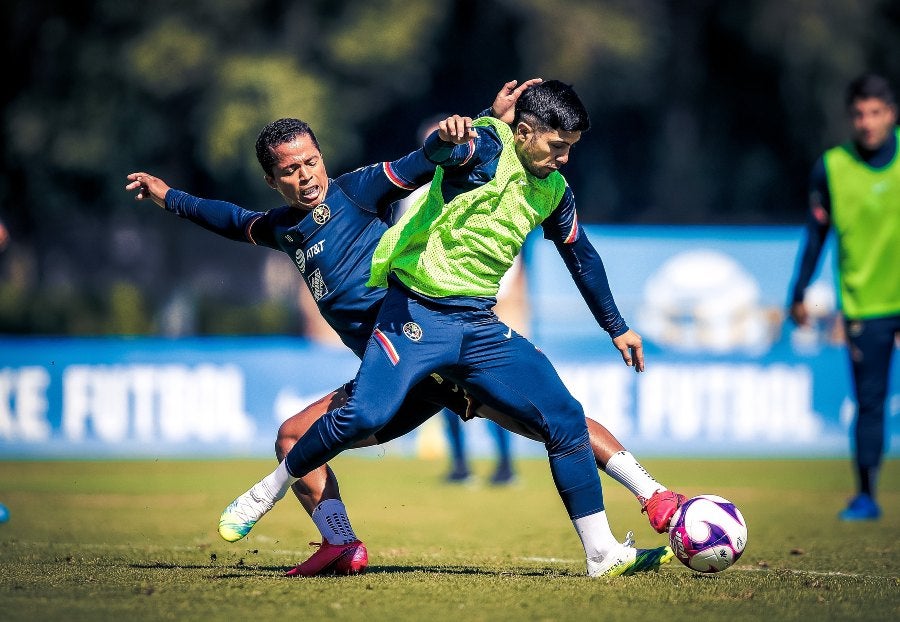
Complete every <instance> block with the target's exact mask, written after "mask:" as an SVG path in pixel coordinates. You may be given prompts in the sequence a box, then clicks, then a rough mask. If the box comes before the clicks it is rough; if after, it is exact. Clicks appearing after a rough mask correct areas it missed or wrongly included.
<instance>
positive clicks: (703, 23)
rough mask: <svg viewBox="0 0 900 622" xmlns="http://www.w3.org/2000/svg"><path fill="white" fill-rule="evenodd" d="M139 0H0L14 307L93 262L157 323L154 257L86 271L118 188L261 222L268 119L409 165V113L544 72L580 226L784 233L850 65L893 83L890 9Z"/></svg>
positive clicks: (0, 203) (166, 287) (174, 245)
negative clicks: (566, 105) (67, 269)
mask: <svg viewBox="0 0 900 622" xmlns="http://www.w3.org/2000/svg"><path fill="white" fill-rule="evenodd" d="M150 6H152V8H150V7H149V6H148V5H147V4H146V3H143V2H139V1H137V0H98V1H94V2H74V3H72V2H61V1H59V0H51V1H48V2H39V3H27V2H12V3H3V4H2V6H0V34H2V37H0V41H2V43H0V45H3V46H4V49H3V52H4V57H5V58H7V59H9V60H10V62H9V63H7V65H8V67H7V70H6V72H5V75H4V83H5V86H6V89H4V93H5V94H4V95H2V96H0V102H2V107H0V121H2V122H0V166H2V174H0V219H2V220H3V221H4V222H5V223H6V224H7V225H8V226H9V228H10V230H11V232H12V234H13V239H14V244H15V245H17V246H20V247H22V248H25V249H27V252H29V253H33V254H34V255H35V256H36V262H35V271H34V273H33V275H31V277H30V278H31V279H32V280H33V281H34V282H33V283H31V284H29V287H27V288H26V289H25V290H21V291H19V294H22V291H24V298H23V297H22V296H18V297H16V298H15V300H21V302H20V303H19V305H20V306H19V308H18V309H17V310H14V311H12V313H13V314H14V315H22V313H23V310H22V305H24V306H36V305H37V299H36V298H35V297H36V296H37V295H38V292H43V291H45V290H46V289H47V288H48V287H53V285H51V284H50V283H49V282H50V281H52V280H53V279H52V274H51V273H52V271H53V269H54V268H53V264H54V262H57V261H60V260H61V261H62V262H64V263H67V264H69V265H73V266H88V265H91V264H93V263H100V264H102V265H103V266H104V269H103V270H89V269H85V270H84V272H83V273H80V274H75V275H74V276H73V277H72V283H71V284H72V286H73V290H74V291H75V292H79V291H84V292H94V291H97V290H98V289H99V290H103V289H109V288H110V287H113V286H114V284H115V283H117V282H121V281H129V282H132V283H134V284H135V285H136V286H137V287H138V288H140V289H141V290H143V293H144V297H145V300H146V304H147V306H148V309H149V310H150V311H149V312H150V313H151V314H152V313H155V312H156V311H157V310H158V309H159V307H160V306H161V305H162V304H164V301H165V300H166V299H167V298H168V297H169V295H170V293H171V291H172V290H173V289H182V288H185V287H186V286H187V285H186V282H185V281H186V278H187V277H183V278H182V279H181V280H179V281H178V282H169V281H167V280H166V279H164V278H150V277H148V276H147V274H148V273H154V272H155V273H156V274H165V272H166V270H167V268H168V266H167V265H166V264H165V261H164V260H163V259H156V263H153V261H154V260H153V259H152V257H153V255H152V254H150V253H146V259H145V262H146V263H147V265H148V267H149V268H150V269H149V270H147V271H145V274H143V275H141V276H136V275H135V274H133V272H134V267H133V266H132V265H130V264H126V263H123V262H120V261H117V260H116V258H115V257H104V256H102V255H103V252H104V249H103V246H104V244H103V240H107V239H109V237H110V236H111V235H112V234H113V229H114V227H115V224H114V223H115V220H116V219H117V218H121V217H123V215H124V214H127V213H130V212H131V211H132V210H134V205H133V202H132V201H131V198H130V197H128V196H127V195H126V194H125V193H124V192H123V190H122V188H123V186H124V176H125V175H126V174H127V173H129V172H132V171H135V170H147V171H149V172H152V173H154V174H158V175H159V176H161V177H163V178H164V179H166V180H167V181H169V182H170V183H171V184H172V185H175V186H176V187H179V188H183V189H185V190H188V191H190V192H193V193H195V194H198V195H201V196H208V197H211V198H221V199H226V200H229V201H232V202H235V203H238V204H241V205H244V206H247V207H250V208H254V209H260V210H264V209H267V208H269V207H272V206H273V204H272V203H273V195H272V193H271V190H269V189H268V188H267V187H266V186H265V185H264V184H263V183H262V181H261V174H260V171H259V170H258V165H257V164H256V161H255V158H254V153H253V145H254V142H255V137H256V134H257V132H258V131H259V129H260V128H261V127H262V126H263V125H264V124H265V123H267V122H269V121H272V120H274V119H275V118H278V117H283V116H292V117H299V118H302V119H304V120H307V121H309V122H310V123H311V124H312V125H313V127H314V128H315V129H316V132H317V135H318V137H319V139H320V142H321V144H322V147H323V149H324V150H325V154H326V157H327V162H328V166H329V170H330V172H331V174H332V175H337V174H339V173H341V172H344V171H346V170H350V169H352V168H355V167H357V166H359V165H362V164H366V163H369V162H372V161H378V160H383V159H387V158H391V157H398V156H400V155H402V154H404V153H406V152H408V151H409V150H411V149H412V148H413V147H414V146H415V145H416V143H417V141H418V137H417V132H418V127H419V124H420V123H421V122H422V120H424V119H426V118H429V117H431V116H432V115H434V114H435V113H438V112H444V111H448V112H461V113H467V114H473V113H475V112H477V111H478V110H481V109H483V108H485V107H486V106H487V105H488V104H489V103H490V101H491V99H492V97H493V95H494V93H496V91H497V89H498V88H499V86H500V85H501V84H502V83H503V82H505V81H506V80H509V79H511V78H517V79H525V78H529V77H532V76H536V75H540V76H542V77H545V78H559V79H562V80H565V81H567V82H571V83H574V84H575V86H576V88H577V89H578V91H579V93H580V94H581V95H582V97H583V98H584V100H585V102H586V103H587V104H588V108H589V111H590V113H591V115H592V118H593V121H594V129H593V130H592V132H590V133H589V134H588V135H586V136H585V138H584V140H582V141H581V142H580V143H579V145H578V147H577V149H576V151H575V152H574V155H573V159H572V162H570V164H569V165H567V167H566V176H567V179H568V180H569V181H570V183H571V185H572V187H573V188H574V189H575V191H576V195H577V196H578V205H579V212H580V216H581V218H582V221H583V222H597V221H603V222H633V223H641V222H662V223H770V222H771V223H781V222H794V223H797V222H800V221H801V220H802V219H803V217H804V214H805V211H806V210H805V208H806V201H805V192H806V188H805V185H806V178H807V173H808V171H809V169H810V167H811V165H812V163H813V161H814V160H815V158H816V156H817V155H818V154H819V153H820V152H821V151H822V149H823V148H825V147H826V146H829V145H830V144H832V143H834V142H837V141H839V140H841V139H843V137H844V136H845V135H846V134H845V130H846V125H845V118H844V111H843V109H842V104H841V93H842V90H843V87H844V84H845V83H846V82H847V81H848V80H849V79H851V78H852V77H853V76H854V75H856V74H858V73H860V72H861V71H863V70H867V69H873V70H878V71H881V72H883V73H885V74H886V75H888V76H889V77H890V78H892V79H893V80H894V82H895V83H900V10H898V8H897V7H898V5H897V3H896V2H890V1H889V0H877V1H873V2H862V3H859V2H858V3H853V2H832V3H822V2H819V1H817V0H795V1H791V2H783V1H782V0H755V1H753V2H660V1H658V0H629V1H625V0H603V1H602V2H596V1H593V0H568V1H565V2H550V3H548V2H543V1H541V0H486V1H484V2H472V1H471V0H375V1H373V0H307V1H305V2H296V3H272V2H260V1H258V0H197V1H196V2H175V1H174V0H161V1H159V2H154V3H152V5H150ZM85 220H89V221H91V222H92V223H96V226H97V227H98V230H97V231H96V237H95V238H93V239H90V240H89V239H88V238H86V237H84V238H81V239H78V240H75V241H74V242H73V241H72V240H71V238H70V237H69V236H68V235H67V233H68V232H69V230H70V229H71V223H73V222H82V221H85ZM142 225H143V227H144V230H145V231H147V232H148V234H152V235H155V236H156V237H157V239H161V240H163V241H162V242H160V244H161V245H163V248H162V251H161V252H160V253H158V254H157V255H156V257H157V258H164V257H168V256H179V257H183V258H184V259H185V260H186V261H185V264H188V265H197V267H198V269H199V268H201V267H202V266H201V265H200V264H206V263H211V262H214V261H215V260H216V258H209V257H205V256H203V255H202V254H201V253H199V252H196V251H195V250H194V246H193V245H192V244H191V243H190V242H188V241H187V240H188V239H189V237H190V236H189V235H183V236H174V235H163V233H164V232H168V228H170V225H169V224H168V223H167V221H166V219H165V218H164V217H163V216H162V215H161V214H156V215H155V217H154V218H147V219H146V220H145V221H144V223H142ZM195 235H196V233H195ZM3 261H4V258H3V257H2V256H0V264H2V262H3ZM261 264H262V260H261V259H260V260H258V261H257V262H252V261H251V262H248V263H246V264H245V265H246V268H245V269H246V270H247V271H248V272H250V273H254V272H255V273H258V272H259V271H260V270H261ZM3 272H4V267H3V266H2V265H0V274H2V273H3ZM235 291H237V290H235ZM233 293H234V292H223V296H227V295H230V294H233ZM53 295H58V294H53ZM67 295H68V294H67ZM73 295H75V294H73ZM98 296H100V297H101V298H102V297H104V296H106V294H105V293H101V294H98ZM258 302H261V300H260V299H258V298H257V299H254V300H249V301H248V304H255V303H258ZM7 306H8V305H7ZM90 306H91V305H90V304H88V303H87V302H84V303H76V304H71V305H69V306H68V309H69V310H68V311H67V310H63V317H61V318H60V323H58V324H57V325H56V326H53V327H51V332H59V331H66V330H69V329H70V328H71V327H73V326H89V325H91V324H92V323H93V322H92V320H91V319H90V318H84V317H81V318H74V317H71V316H72V314H73V313H74V311H73V310H74V309H77V308H89V307H90ZM4 313H7V311H4ZM0 321H2V320H0ZM14 323H19V322H18V321H16V322H14ZM33 326H35V327H36V326H37V324H34V325H33ZM41 330H46V329H43V328H42V329H41Z"/></svg>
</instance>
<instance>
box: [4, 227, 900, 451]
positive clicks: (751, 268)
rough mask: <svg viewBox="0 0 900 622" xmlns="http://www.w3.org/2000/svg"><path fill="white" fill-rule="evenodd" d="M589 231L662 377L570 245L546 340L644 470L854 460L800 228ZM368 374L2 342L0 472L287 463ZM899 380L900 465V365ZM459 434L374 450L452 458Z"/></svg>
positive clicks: (833, 343)
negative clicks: (608, 322) (806, 315)
mask: <svg viewBox="0 0 900 622" xmlns="http://www.w3.org/2000/svg"><path fill="white" fill-rule="evenodd" d="M587 232H588V235H589V237H590V238H591V240H592V241H593V242H594V244H595V246H596V247H597V248H598V249H599V251H600V253H601V256H602V257H603V259H604V262H605V265H606V269H607V272H608V275H609V279H610V282H611V285H612V289H613V293H614V294H615V297H616V301H617V303H618V305H619V308H620V310H621V311H622V313H623V315H624V316H625V318H626V320H627V321H628V322H629V324H630V326H631V327H632V328H634V329H635V330H637V331H638V332H639V333H640V334H641V335H642V336H643V337H644V342H645V347H646V357H647V371H646V372H645V373H643V374H640V375H638V374H635V373H633V371H632V370H631V369H630V368H627V367H626V366H625V365H623V364H622V362H621V359H620V358H619V355H618V353H617V352H616V351H615V350H614V349H613V348H612V346H611V344H610V341H609V339H608V337H607V336H606V335H605V333H603V332H602V331H601V330H600V328H599V327H598V326H597V324H596V322H595V321H594V319H593V318H592V317H591V314H590V312H589V310H588V308H587V306H586V305H585V303H584V301H583V300H582V299H581V296H580V294H579V293H578V291H577V289H576V288H575V286H574V284H573V282H572V280H571V278H570V277H569V275H568V273H567V271H566V268H565V266H564V264H563V262H562V261H561V259H560V258H559V257H558V255H557V254H556V251H555V248H554V247H553V245H552V244H550V243H548V242H546V241H545V240H542V239H540V238H537V237H535V238H533V239H532V238H530V239H529V241H528V244H527V247H526V253H525V257H526V262H525V273H526V280H527V286H528V290H527V291H528V296H527V301H528V315H529V317H530V324H529V325H530V333H531V339H532V341H534V343H535V344H536V345H537V346H538V347H540V348H541V349H542V350H544V351H545V352H546V353H547V354H548V355H549V356H550V359H551V360H552V361H553V362H554V364H555V365H556V366H557V368H558V370H559V372H560V375H561V377H562V378H563V381H564V382H565V383H566V385H567V386H568V387H569V388H570V390H571V391H572V392H573V394H574V395H575V396H576V397H577V398H578V399H579V401H580V402H581V403H582V405H583V406H584V409H585V412H586V414H587V415H588V416H589V417H592V418H594V419H596V420H598V421H600V422H602V423H603V424H604V425H606V426H607V427H608V428H609V429H611V430H612V431H613V432H614V433H615V434H616V435H617V436H618V437H619V438H620V439H621V440H622V441H623V442H624V443H625V444H626V445H627V446H628V447H629V448H630V449H632V450H633V451H636V452H640V454H641V455H644V456H646V455H694V456H704V455H710V456H714V455H718V456H722V455H745V456H754V455H770V454H781V455H790V456H809V455H834V456H845V455H848V454H849V451H850V440H849V439H850V434H849V430H850V427H851V425H852V422H853V419H854V416H855V404H854V402H853V399H852V392H851V386H850V377H849V365H848V361H847V355H846V351H845V348H844V347H843V344H842V333H841V330H842V324H841V322H839V321H838V315H837V313H836V299H835V295H834V287H833V271H832V269H831V260H830V258H826V259H825V262H824V265H823V270H822V274H821V275H819V277H818V279H817V281H816V283H815V284H814V285H813V287H812V288H811V290H810V292H809V301H810V303H811V306H812V308H813V310H814V313H815V322H814V325H813V326H812V327H810V328H808V329H798V328H796V327H794V326H793V325H792V324H791V322H790V321H786V320H785V308H786V300H787V296H788V293H787V292H788V287H789V279H790V278H791V275H792V272H793V269H794V262H795V261H796V253H797V248H798V246H799V242H800V236H801V230H800V229H799V228H772V227H762V228H753V227H693V228H684V227H681V228H673V227H589V228H588V229H587ZM357 367H358V360H357V359H356V358H355V357H354V356H353V355H352V354H351V353H350V352H349V351H347V350H346V349H345V348H343V347H331V346H324V345H315V344H313V343H311V342H309V341H307V340H304V339H299V338H286V337H285V338H258V337H234V338H227V337H221V338H220V337H216V338H188V339H154V338H109V339H54V338H12V337H5V338H4V337H0V458H19V457H23V458H30V457H36V458H41V457H97V456H135V457H146V456H179V457H191V456H205V457H215V456H221V457H227V456H260V457H268V456H272V455H273V444H274V439H275V433H276V431H277V429H278V426H279V424H280V423H281V422H282V421H283V420H284V419H286V418H287V417H289V416H291V415H292V414H294V413H295V412H297V411H299V410H300V409H301V408H303V407H304V406H306V405H307V404H309V403H311V402H312V401H314V400H316V399H318V398H319V397H321V396H322V395H325V394H326V393H328V392H329V391H331V390H333V389H335V388H337V387H339V386H341V385H342V384H343V383H344V382H346V381H348V380H350V379H352V378H353V376H354V375H355V373H356V370H357ZM891 373H892V380H891V382H892V384H891V390H890V394H889V397H888V402H887V439H888V441H887V442H888V446H889V450H890V452H891V453H892V454H894V455H896V453H897V452H898V450H900V365H898V364H895V365H894V366H893V370H892V372H891ZM442 425H443V422H442V421H440V418H434V419H432V420H431V421H429V422H427V423H426V424H425V426H423V428H422V429H421V430H419V431H417V432H415V433H413V434H411V435H409V436H408V438H404V439H398V441H395V442H394V443H391V444H390V445H388V446H386V447H383V448H377V449H372V450H363V451H364V452H369V453H371V454H372V455H383V454H385V453H395V454H401V455H410V454H415V455H419V456H431V457H437V456H443V455H445V454H446V441H445V440H444V438H443V431H442ZM464 429H465V431H466V432H467V436H468V438H467V446H468V447H469V449H470V451H471V453H472V454H473V455H490V454H492V453H493V442H492V439H491V436H490V434H489V433H488V430H487V427H486V425H485V423H484V422H483V421H481V420H475V421H472V422H469V423H466V424H465V426H464ZM513 446H514V449H515V454H516V455H519V456H523V455H533V456H543V455H544V450H543V447H542V445H541V444H539V443H536V442H533V441H527V440H525V439H522V438H516V439H515V441H514V445H513Z"/></svg>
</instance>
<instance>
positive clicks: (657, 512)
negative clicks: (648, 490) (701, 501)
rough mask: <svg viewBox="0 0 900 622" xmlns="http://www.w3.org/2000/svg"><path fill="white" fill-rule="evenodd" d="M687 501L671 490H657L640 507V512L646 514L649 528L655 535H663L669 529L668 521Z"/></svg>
mask: <svg viewBox="0 0 900 622" xmlns="http://www.w3.org/2000/svg"><path fill="white" fill-rule="evenodd" d="M686 500H687V497H685V496H684V495H679V494H678V493H677V492H672V491H671V490H657V491H656V492H654V493H653V496H651V497H650V498H649V499H647V502H646V503H644V505H643V506H642V507H641V512H646V513H647V518H649V519H650V526H651V527H653V529H655V530H656V533H665V532H666V531H668V529H669V521H670V520H671V519H672V515H673V514H675V511H676V510H677V509H678V508H680V507H681V504H682V503H684V502H685V501H686Z"/></svg>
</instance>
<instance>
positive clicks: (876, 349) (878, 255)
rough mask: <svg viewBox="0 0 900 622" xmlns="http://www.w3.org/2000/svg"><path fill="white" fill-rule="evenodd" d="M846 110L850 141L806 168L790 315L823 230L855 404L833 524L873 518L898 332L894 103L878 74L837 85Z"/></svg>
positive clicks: (898, 169) (899, 194) (899, 233)
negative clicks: (805, 208) (806, 199)
mask: <svg viewBox="0 0 900 622" xmlns="http://www.w3.org/2000/svg"><path fill="white" fill-rule="evenodd" d="M846 104H847V111H848V113H849V117H850V122H851V126H852V130H853V138H852V140H851V141H850V142H847V143H845V144H843V145H839V146H837V147H834V148H832V149H829V150H828V151H826V152H825V153H824V154H823V155H822V157H821V158H820V159H819V161H818V162H817V163H816V165H815V168H814V169H813V172H812V176H811V184H810V186H811V191H810V217H809V221H808V225H807V236H806V243H805V245H804V247H803V249H802V250H801V255H800V262H799V264H798V271H797V275H796V278H795V281H794V287H793V294H792V304H791V317H792V318H793V319H794V321H795V322H797V323H798V324H801V325H802V324H805V323H806V322H807V321H808V319H809V313H808V310H807V307H806V305H805V303H804V301H803V294H804V291H805V290H806V287H807V286H808V285H809V282H810V279H811V277H812V275H813V272H814V271H815V267H816V264H817V263H818V259H819V255H820V253H821V250H822V246H823V243H824V241H825V238H826V236H827V234H828V230H829V229H833V230H834V232H835V235H836V236H837V244H838V274H839V281H840V306H841V311H842V313H843V315H844V322H845V328H846V333H847V340H848V343H849V351H850V360H851V364H852V368H853V381H854V389H855V393H856V403H857V416H856V424H855V428H854V461H855V464H856V471H857V473H856V475H857V494H856V496H854V497H853V498H852V499H851V500H850V503H849V505H848V506H847V508H846V509H845V510H843V511H842V512H841V513H840V518H841V519H842V520H875V519H877V518H878V517H879V516H880V515H881V508H880V507H879V506H878V503H877V502H876V499H875V491H876V484H877V477H878V469H879V467H880V465H881V461H882V456H883V455H884V444H885V439H884V436H885V434H884V427H885V399H886V398H887V391H888V380H889V377H890V366H891V359H892V358H893V353H894V349H895V345H894V344H895V339H896V338H897V335H898V334H900V157H898V153H897V143H898V136H900V132H898V130H897V125H896V124H897V103H896V100H895V97H894V93H893V91H892V90H891V87H890V85H889V84H888V81H887V80H886V79H885V78H883V77H881V76H878V75H874V74H866V75H863V76H860V77H859V78H857V79H856V80H854V81H853V82H851V83H850V85H849V87H848V88H847V93H846Z"/></svg>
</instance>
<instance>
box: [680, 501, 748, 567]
mask: <svg viewBox="0 0 900 622" xmlns="http://www.w3.org/2000/svg"><path fill="white" fill-rule="evenodd" d="M669 524H670V525H671V526H670V527H669V542H670V543H671V545H672V550H673V551H675V557H677V558H678V559H679V560H681V563H683V564H684V565H685V566H687V567H688V568H690V569H691V570H696V571H697V572H720V571H722V570H725V569H726V568H728V567H729V566H730V565H731V564H733V563H734V562H736V561H737V560H738V558H739V557H740V556H741V553H743V552H744V547H745V546H747V523H746V521H744V517H743V516H741V512H740V510H738V509H737V507H736V506H735V505H734V504H733V503H732V502H731V501H729V500H728V499H723V498H722V497H717V496H716V495H699V496H697V497H692V498H691V499H688V500H687V501H685V502H684V504H683V505H682V506H681V507H680V508H678V510H677V511H676V512H675V514H674V515H673V516H672V521H671V523H669Z"/></svg>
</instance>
